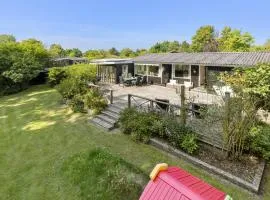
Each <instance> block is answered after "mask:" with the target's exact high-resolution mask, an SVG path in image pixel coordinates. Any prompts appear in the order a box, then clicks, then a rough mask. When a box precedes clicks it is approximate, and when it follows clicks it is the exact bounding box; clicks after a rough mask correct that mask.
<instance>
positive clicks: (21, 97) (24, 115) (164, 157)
mask: <svg viewBox="0 0 270 200" xmlns="http://www.w3.org/2000/svg"><path fill="white" fill-rule="evenodd" d="M97 148H98V149H100V148H101V149H104V151H105V152H110V153H111V154H112V155H113V157H115V158H117V159H118V157H120V158H122V159H123V160H124V161H123V160H122V159H121V160H122V161H123V162H125V163H126V164H127V166H129V163H130V164H132V165H130V166H132V167H131V168H134V169H139V170H141V171H142V172H143V173H144V174H147V175H148V174H149V173H150V172H151V170H152V168H153V167H154V166H155V164H156V163H160V162H167V163H168V164H170V165H177V166H179V167H182V168H184V169H186V170H188V171H189V172H191V173H192V174H194V175H196V176H199V177H200V178H202V179H204V180H205V181H207V182H209V183H210V184H212V185H214V186H216V187H218V188H220V189H221V190H224V191H226V192H227V193H229V194H230V195H231V196H232V197H234V199H236V200H238V199H239V200H241V199H244V200H247V199H257V197H254V196H253V195H251V194H250V193H248V192H246V191H245V190H242V189H240V188H238V187H235V186H233V185H231V184H229V183H225V182H223V183H222V182H221V180H220V179H219V178H216V177H214V176H211V175H209V174H208V173H206V172H205V171H203V170H201V169H198V168H196V167H193V166H192V165H190V164H189V163H187V162H185V161H183V160H181V159H178V158H175V157H171V156H169V155H168V154H166V153H164V152H161V151H159V150H157V149H155V148H153V147H151V146H149V145H145V144H138V143H135V142H133V141H132V140H131V139H130V138H129V137H128V136H126V135H123V134H120V133H114V134H111V133H107V132H105V131H103V130H100V129H98V128H96V127H93V126H91V125H89V124H88V123H87V116H86V115H83V114H73V113H72V112H71V111H70V110H69V109H67V108H65V107H64V106H62V105H61V104H60V96H59V94H58V93H57V92H56V91H55V90H54V89H51V88H48V87H47V86H36V87H32V88H31V89H29V90H27V91H24V92H21V93H19V94H15V95H11V96H7V97H3V98H0V198H1V199H27V200H29V199H87V198H88V199H93V198H91V196H89V195H90V194H91V192H90V190H89V189H85V188H87V184H86V185H85V183H89V184H90V183H91V180H90V179H91V173H90V174H89V173H88V174H87V173H86V174H85V176H82V174H78V176H79V177H80V179H79V178H78V179H77V176H75V175H74V177H73V178H70V176H71V177H72V174H76V173H77V171H76V168H72V167H71V168H67V166H69V165H68V164H67V162H71V163H73V161H72V158H74V157H76V156H78V155H84V156H85V155H87V154H89V152H90V154H91V152H93V150H96V149H97ZM102 152H103V150H102ZM79 157H80V156H79ZM117 159H116V160H117ZM122 161H121V162H122ZM85 162H86V161H85ZM85 162H84V164H85ZM87 162H88V161H87ZM89 162H90V161H89ZM100 165H102V166H101V167H103V171H106V169H107V170H110V168H113V167H114V165H110V163H107V164H106V163H105V164H104V163H102V162H101V164H100ZM71 166H72V165H71ZM75 166H76V163H75ZM104 166H107V168H104ZM64 169H69V170H71V171H68V172H69V173H68V174H69V175H67V173H66V170H64ZM72 170H74V171H72ZM124 171H125V172H126V174H128V173H129V170H124ZM132 171H133V172H134V170H131V171H130V172H132ZM135 171H136V170H135ZM70 174H71V175H70ZM268 174H269V170H268ZM93 176H94V177H96V178H97V179H95V180H98V177H97V174H95V172H93ZM87 177H89V179H88V178H87ZM74 180H76V181H77V182H76V181H75V182H74ZM93 180H94V179H93ZM142 183H144V184H145V183H146V180H142ZM99 186H100V185H99ZM91 187H92V186H91ZM97 187H98V186H97ZM97 187H93V188H94V189H95V188H97ZM99 189H100V188H99ZM101 189H102V190H103V188H102V187H101ZM264 189H265V190H268V194H267V195H265V198H264V199H265V200H266V199H269V189H270V183H269V181H268V180H266V185H265V188H264ZM105 190H106V188H104V192H105ZM89 193H90V194H89Z"/></svg>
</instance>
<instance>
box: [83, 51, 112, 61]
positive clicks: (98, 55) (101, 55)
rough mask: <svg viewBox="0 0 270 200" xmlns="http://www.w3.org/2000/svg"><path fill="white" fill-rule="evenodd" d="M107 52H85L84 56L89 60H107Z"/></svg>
mask: <svg viewBox="0 0 270 200" xmlns="http://www.w3.org/2000/svg"><path fill="white" fill-rule="evenodd" d="M107 54H108V53H107V52H106V51H105V50H102V49H101V50H88V51H86V52H84V56H85V57H87V58H89V59H100V58H106V57H107Z"/></svg>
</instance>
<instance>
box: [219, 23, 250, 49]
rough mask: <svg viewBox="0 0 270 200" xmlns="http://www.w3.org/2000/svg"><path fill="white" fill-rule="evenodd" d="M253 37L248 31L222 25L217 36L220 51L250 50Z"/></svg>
mask: <svg viewBox="0 0 270 200" xmlns="http://www.w3.org/2000/svg"><path fill="white" fill-rule="evenodd" d="M253 43H254V38H253V37H252V35H250V33H248V32H245V33H242V32H241V31H240V30H238V29H232V28H231V27H228V26H227V27H224V29H223V30H222V31H221V36H220V38H219V49H220V51H227V52H229V51H236V52H237V51H250V50H251V46H252V44H253Z"/></svg>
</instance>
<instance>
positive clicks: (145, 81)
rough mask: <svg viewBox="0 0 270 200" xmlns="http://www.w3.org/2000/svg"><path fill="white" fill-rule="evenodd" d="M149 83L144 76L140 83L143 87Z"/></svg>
mask: <svg viewBox="0 0 270 200" xmlns="http://www.w3.org/2000/svg"><path fill="white" fill-rule="evenodd" d="M146 83H147V77H146V76H143V77H142V79H141V81H140V84H141V85H145V84H146Z"/></svg>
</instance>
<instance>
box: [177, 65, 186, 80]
mask: <svg viewBox="0 0 270 200" xmlns="http://www.w3.org/2000/svg"><path fill="white" fill-rule="evenodd" d="M178 66H180V67H182V71H183V67H188V74H187V75H186V76H185V75H184V73H183V76H176V73H175V72H176V67H178ZM174 78H186V79H188V78H190V65H183V64H174Z"/></svg>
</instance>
